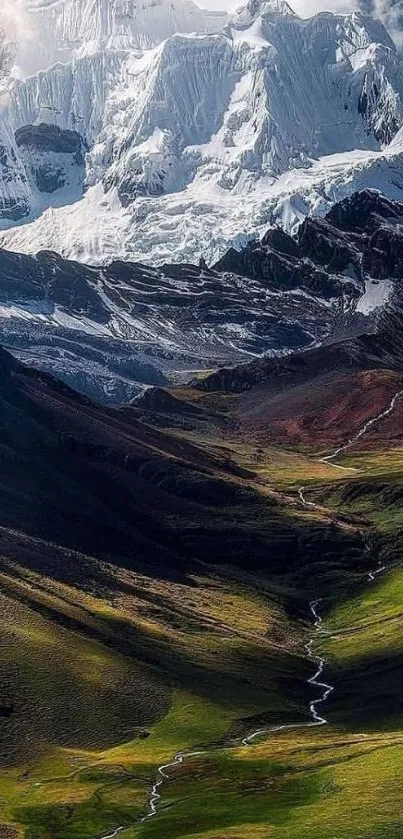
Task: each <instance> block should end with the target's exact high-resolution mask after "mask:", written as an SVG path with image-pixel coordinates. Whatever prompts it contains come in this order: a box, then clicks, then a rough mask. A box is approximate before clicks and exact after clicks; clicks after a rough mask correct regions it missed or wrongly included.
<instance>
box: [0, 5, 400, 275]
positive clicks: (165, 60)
mask: <svg viewBox="0 0 403 839" xmlns="http://www.w3.org/2000/svg"><path fill="white" fill-rule="evenodd" d="M118 5H119V4H112V6H111V7H110V10H109V11H110V14H109V12H108V14H107V13H106V9H107V7H106V6H104V5H103V3H102V0H97V2H96V3H95V5H94V13H93V14H92V16H91V27H92V26H93V27H94V29H92V28H91V27H89V28H88V33H87V34H86V30H85V31H84V28H83V29H80V26H81V24H82V22H83V21H84V20H85V19H86V15H87V14H88V11H89V6H87V5H86V4H85V3H84V0H81V4H80V3H79V0H74V2H73V0H70V2H67V0H66V2H65V3H61V4H57V5H56V6H55V7H54V9H53V5H52V6H51V7H49V10H48V11H47V12H46V13H45V12H43V13H42V12H40V11H38V15H39V16H40V15H42V14H44V15H45V20H46V21H48V23H49V27H50V28H51V31H50V32H49V38H46V42H47V43H49V44H51V45H52V43H54V44H56V47H57V44H58V39H59V38H60V39H61V42H63V43H64V42H66V43H67V44H71V42H73V43H77V49H76V50H75V52H74V58H73V59H72V60H70V61H67V62H65V63H58V64H54V65H52V66H49V67H48V68H47V69H46V70H45V71H43V72H41V73H36V74H33V75H31V76H30V77H28V78H25V79H22V80H19V81H18V80H14V81H13V80H12V78H11V77H10V76H9V77H8V81H7V80H6V81H5V82H4V85H5V90H6V93H5V95H4V97H3V98H2V101H1V108H2V123H1V124H2V128H1V131H2V135H3V136H2V139H1V144H2V147H3V148H4V151H3V153H2V158H1V160H0V165H2V177H1V178H0V182H1V190H0V195H1V201H2V205H1V215H2V226H3V228H6V229H7V228H11V229H10V231H9V232H4V233H3V235H2V237H1V242H2V244H3V245H6V246H8V247H12V248H13V249H14V250H21V251H25V252H30V253H32V252H35V251H37V250H41V249H46V248H52V249H53V250H56V251H58V252H60V253H61V254H62V255H64V256H67V257H71V258H74V259H79V260H81V261H89V262H92V263H94V262H103V263H104V262H106V261H108V260H110V259H111V258H120V259H130V258H132V259H139V260H141V261H143V262H152V263H154V264H156V263H158V262H159V263H160V262H163V261H168V260H169V261H180V260H189V261H193V260H194V259H195V257H196V258H198V257H199V256H200V255H203V256H205V257H206V258H207V259H208V260H211V259H216V258H218V257H219V256H221V255H222V254H223V252H224V251H225V249H226V246H227V245H228V243H232V242H234V243H239V242H242V241H245V237H250V236H256V235H259V234H261V233H263V232H264V230H265V228H267V226H268V225H269V224H272V223H273V222H274V221H275V220H276V219H280V220H281V221H282V222H283V224H284V225H285V226H286V227H287V228H288V229H291V228H294V227H295V225H296V224H297V223H298V222H299V220H300V219H301V218H302V217H303V216H304V214H306V213H307V212H309V211H312V212H314V213H315V214H318V215H322V214H323V213H324V212H325V211H326V210H327V209H329V207H330V206H331V204H332V203H333V202H334V200H335V199H337V198H338V197H340V198H342V197H344V196H345V195H347V194H350V193H351V192H352V191H354V190H355V189H357V188H363V187H365V186H368V185H372V186H378V185H379V186H380V187H381V188H383V190H384V191H385V192H386V193H387V194H388V195H389V196H390V197H394V198H396V197H398V194H399V190H400V188H401V183H402V170H401V137H400V133H399V130H400V127H401V125H402V113H403V112H402V95H403V69H402V64H401V60H400V58H399V56H398V54H397V52H396V49H395V47H394V45H393V42H392V41H391V39H390V37H389V36H388V34H387V33H386V31H385V30H384V29H383V27H382V26H381V24H380V23H378V22H376V21H374V20H372V19H371V18H370V17H368V16H365V15H362V14H356V13H355V14H353V15H350V16H345V17H344V16H340V15H332V14H330V13H325V14H320V15H317V16H315V17H313V18H311V19H308V20H301V19H300V18H298V17H297V16H296V15H294V14H293V12H292V11H291V9H290V8H289V7H288V6H287V4H285V3H276V2H270V3H268V2H261V3H252V2H251V3H249V5H248V6H247V7H246V8H245V9H244V10H242V11H241V12H240V13H239V14H238V15H237V16H235V18H234V19H233V20H232V21H231V22H229V23H228V24H227V25H226V26H225V27H224V28H223V29H222V31H221V33H216V34H211V33H212V32H214V31H215V30H216V29H217V28H219V26H218V27H217V22H218V20H219V19H218V18H215V17H213V18H212V19H211V18H209V17H208V16H207V17H203V15H204V13H198V14H199V15H200V14H202V20H201V21H200V22H199V20H198V17H197V15H196V17H195V18H194V17H193V13H192V14H190V13H189V9H188V6H187V5H186V4H182V5H181V4H179V5H178V11H176V6H174V9H173V10H172V9H171V7H169V8H168V4H167V6H166V7H165V5H164V6H163V7H161V9H162V12H163V13H162V12H161V14H160V13H159V12H158V13H159V15H160V17H159V19H160V20H161V25H163V26H164V27H165V26H166V27H167V29H168V30H169V27H170V26H171V23H170V14H171V12H172V14H174V15H175V20H174V22H173V23H172V26H174V27H176V28H178V29H179V30H180V31H181V32H182V33H186V32H188V31H189V28H190V27H191V21H192V20H194V21H195V23H197V24H198V26H197V27H196V28H197V29H198V32H199V34H198V35H197V36H195V35H189V34H181V35H177V34H175V35H172V37H168V38H167V40H164V41H163V42H162V43H160V44H158V45H156V46H155V47H154V48H150V49H146V50H144V51H141V52H139V50H138V46H139V45H137V47H136V38H137V37H138V38H139V40H140V41H142V38H143V40H145V41H146V42H147V37H146V35H145V34H144V33H145V32H146V30H147V26H146V24H145V23H144V21H145V20H146V19H147V20H148V15H151V18H152V15H153V14H154V11H155V13H157V11H158V9H159V8H160V7H156V8H155V7H154V5H153V4H152V5H150V6H148V5H147V4H146V5H145V7H144V9H143V10H142V11H141V15H143V13H144V16H145V18H144V20H143V18H141V20H139V19H138V15H137V11H136V10H134V9H133V7H132V5H131V4H130V3H129V4H127V3H126V4H125V6H124V10H123V12H122V9H121V7H120V6H119V9H118ZM91 8H92V7H91ZM108 8H109V6H108ZM122 8H123V7H122ZM79 9H80V10H81V14H79V12H78V10H79ZM138 14H140V12H139V13H138ZM54 16H56V17H55V20H56V22H55V20H54V19H53V18H54ZM151 18H150V19H151ZM99 21H102V25H101V23H100V22H99ZM221 24H222V21H221V22H220V25H221ZM47 25H48V24H47ZM147 25H148V24H147ZM60 27H61V30H60V31H61V34H60V35H59V28H60ZM144 27H145V28H144ZM206 30H207V33H206V34H202V33H204V32H205V31H206ZM141 32H143V35H141V37H140V35H139V33H141ZM136 33H137V34H136ZM167 34H168V33H167ZM162 35H163V33H162V32H161V33H160V32H159V29H158V28H157V29H156V40H157V41H158V40H159V39H160V38H161V37H162ZM75 39H76V40H75ZM140 45H141V46H144V45H146V46H148V47H152V46H153V45H152V44H151V43H149V42H147V43H146V44H144V43H141V44H140ZM49 62H50V59H49ZM50 63H51V62H50ZM7 66H8V65H7ZM32 125H34V126H36V127H37V128H39V132H43V131H44V130H45V129H44V126H45V125H56V126H57V127H58V128H60V130H61V131H62V132H65V131H75V132H76V133H78V134H79V135H80V137H81V139H82V142H83V144H84V145H85V147H86V149H87V153H86V155H85V176H84V179H83V178H82V173H81V172H77V171H76V168H75V167H74V165H73V164H72V165H71V166H70V167H69V168H68V172H67V174H65V176H64V177H63V178H60V177H59V178H55V172H57V170H58V169H62V170H63V169H65V167H66V165H67V164H66V162H65V161H62V162H61V163H59V161H58V160H57V159H56V160H55V159H54V156H53V157H52V155H51V156H50V157H49V158H47V159H46V160H43V159H42V157H41V160H40V166H41V167H42V168H43V166H44V165H46V166H47V167H48V169H49V170H50V173H51V174H52V175H53V178H52V180H53V184H54V185H55V189H53V190H49V189H48V190H46V189H45V190H44V189H43V180H42V179H41V178H40V179H39V184H38V180H37V178H36V177H35V172H36V171H37V169H38V165H39V164H38V160H37V157H38V149H37V147H35V148H32V143H31V146H30V147H29V148H28V149H27V148H26V147H24V150H23V153H21V152H20V149H19V147H18V146H17V143H16V139H15V132H17V131H18V130H20V129H22V128H24V129H25V130H27V126H32ZM32 172H34V174H32ZM290 173H291V174H290ZM58 184H60V185H58ZM80 193H81V194H80ZM37 217H38V218H37ZM35 218H37V221H33V222H32V224H30V223H29V222H31V221H32V220H33V219H35ZM95 218H96V222H95ZM19 222H24V224H23V225H22V226H21V227H16V226H15V225H16V223H17V224H18V223H19ZM27 222H28V224H27Z"/></svg>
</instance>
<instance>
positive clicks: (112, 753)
mask: <svg viewBox="0 0 403 839" xmlns="http://www.w3.org/2000/svg"><path fill="white" fill-rule="evenodd" d="M0 361H1V363H2V364H3V368H4V369H0V374H1V375H2V377H3V378H2V381H1V384H2V390H1V400H2V409H3V410H2V414H1V422H2V426H1V437H0V455H1V460H0V466H1V469H0V487H1V493H2V505H1V509H0V598H1V602H0V605H1V611H0V645H1V656H0V687H1V694H0V749H1V751H0V758H1V760H0V839H15V838H16V837H21V839H22V837H24V839H77V837H78V838H79V839H101V837H102V839H103V837H107V836H108V837H109V836H110V835H113V834H114V833H115V831H116V830H117V829H118V828H122V830H121V831H120V833H119V835H120V836H122V837H125V839H153V837H154V836H155V837H159V839H160V837H163V839H179V837H184V839H202V837H203V839H241V837H242V839H244V837H245V835H246V834H247V835H248V836H250V837H251V839H266V837H267V839H268V837H278V839H290V838H291V839H300V837H301V839H312V837H313V836H315V839H316V837H318V839H322V837H323V839H325V837H326V839H329V837H332V839H345V837H346V836H348V837H349V839H350V837H351V839H374V837H375V839H377V837H379V839H381V837H386V836H387V837H390V836H391V837H393V836H395V835H396V836H398V835H399V831H400V832H401V829H402V823H401V821H400V816H399V812H400V810H399V807H400V804H399V795H400V791H399V785H398V783H396V777H399V773H400V771H401V768H403V767H401V753H402V752H401V745H402V742H403V732H402V731H401V730H400V727H403V723H402V721H401V708H400V704H399V703H400V688H399V684H400V678H399V677H400V674H401V659H400V655H401V649H402V645H401V638H400V635H399V625H400V618H399V597H400V595H399V592H400V582H401V581H400V573H401V571H400V567H399V562H400V559H399V550H398V546H399V544H400V529H399V528H400V523H399V522H400V519H399V516H400V513H399V493H400V481H401V478H400V472H399V470H397V469H396V463H397V461H398V456H397V457H395V456H394V455H393V456H390V454H389V452H388V451H387V449H384V450H383V452H380V451H378V450H376V451H375V452H372V453H370V454H365V453H360V454H359V455H358V454H357V453H355V454H352V453H351V454H349V456H348V458H347V457H346V458H345V463H344V465H346V466H347V467H348V469H346V470H340V469H335V468H334V467H332V466H330V465H329V464H326V463H324V462H320V461H319V459H318V455H317V454H316V453H315V452H312V449H311V446H307V447H305V448H302V447H299V450H296V449H295V448H294V449H289V448H287V447H285V446H284V445H280V444H276V445H275V446H273V445H270V441H263V442H262V441H261V440H260V439H253V438H250V437H249V436H248V438H245V437H243V436H242V428H241V427H238V425H237V422H238V420H237V417H236V414H235V413H234V411H233V410H232V408H230V405H229V403H228V399H227V398H226V397H224V398H223V396H222V394H212V393H204V392H201V391H198V394H199V395H198V396H197V398H196V402H197V403H199V409H200V412H198V411H196V412H195V411H194V407H195V406H194V405H193V407H192V408H191V409H188V408H187V407H186V400H187V399H188V395H189V393H188V390H184V389H182V390H181V391H179V393H178V392H176V391H175V394H176V395H175V397H174V399H176V400H177V401H178V402H180V409H178V406H177V405H176V404H174V407H172V401H169V400H168V411H165V412H164V411H162V412H160V411H158V410H157V411H155V406H154V409H153V410H154V414H152V416H153V418H154V424H153V425H152V426H150V425H149V424H148V423H149V420H150V408H149V407H148V408H147V409H146V408H145V407H144V406H143V407H142V408H139V409H137V410H134V409H130V408H129V409H125V410H124V411H107V410H105V409H98V408H96V407H95V406H93V405H92V404H91V403H88V402H87V401H86V400H83V399H82V398H80V397H77V395H75V394H73V393H72V392H71V391H69V390H68V389H67V388H65V387H64V386H61V385H59V384H58V383H55V382H54V380H52V379H51V377H44V376H43V375H39V374H35V373H32V372H30V371H27V370H26V369H25V368H22V367H21V366H20V365H19V366H18V365H17V366H13V365H12V364H11V366H10V362H9V361H8V360H7V358H6V357H5V358H2V357H0ZM0 367H1V365H0ZM153 398H154V397H153ZM159 398H160V397H158V398H157V402H158V399H159ZM163 398H164V400H165V402H164V404H165V407H166V404H167V403H166V397H163ZM157 407H158V405H157ZM178 417H179V420H178ZM146 420H147V421H148V423H147V422H145V421H146ZM394 445H395V443H394ZM301 486H304V487H306V490H305V492H306V494H307V495H308V497H309V498H311V499H312V501H314V502H315V504H316V505H317V506H315V507H312V506H306V504H303V503H302V501H301V498H300V496H299V494H298V489H299V488H300V487H301ZM379 499H381V503H380V501H379ZM378 562H382V563H384V564H386V565H387V566H388V569H389V566H391V565H393V566H394V570H393V572H390V574H391V576H388V575H386V574H385V576H384V577H383V578H382V577H380V578H379V580H378V581H377V583H376V585H375V584H374V585H372V586H370V585H369V583H368V573H369V571H370V570H371V569H372V568H373V567H374V566H376V565H377V563H378ZM318 594H319V596H321V597H322V598H323V602H322V604H321V610H322V611H323V613H324V614H325V616H326V629H328V630H329V632H330V634H328V635H325V634H324V635H318V638H317V642H318V647H320V648H321V649H323V652H324V654H325V655H326V657H327V658H328V659H329V663H328V666H327V670H326V679H328V680H330V681H331V682H332V684H334V685H335V688H336V689H335V693H334V695H333V696H332V699H331V701H329V704H328V708H327V711H326V713H327V715H328V716H329V725H328V726H326V727H318V728H312V727H311V728H309V727H308V728H304V727H298V728H294V729H291V730H288V731H283V732H279V731H273V732H272V733H270V729H271V728H273V727H276V726H278V725H283V724H287V723H293V724H296V725H301V726H303V724H304V723H305V722H308V721H309V719H310V715H309V710H308V709H309V702H310V701H311V700H312V698H313V697H314V696H316V695H317V693H318V691H317V689H315V688H313V687H312V686H310V685H308V684H307V679H308V678H309V677H310V676H312V675H313V669H314V667H313V663H312V662H311V661H309V660H308V658H307V654H306V648H305V644H306V642H307V640H308V638H310V637H311V636H312V633H313V631H314V630H313V627H312V621H311V616H310V613H309V607H308V604H309V600H310V599H311V598H313V597H317V596H318ZM257 729H267V734H264V735H263V736H261V737H259V738H257V739H256V740H253V744H252V745H249V746H241V745H240V743H241V740H242V738H243V737H245V736H246V735H247V734H250V733H251V732H253V731H256V730H257ZM194 748H196V750H197V751H199V752H201V754H198V755H193V756H191V757H187V758H185V759H184V762H183V764H181V765H180V766H178V767H176V768H174V769H171V770H167V773H168V774H169V776H170V777H169V779H166V782H164V785H163V787H162V799H161V803H160V805H159V808H158V814H157V815H156V816H155V817H153V818H151V819H148V820H146V821H141V819H142V817H143V816H144V815H145V814H146V813H147V812H148V807H149V797H150V790H151V787H152V784H153V782H154V781H155V778H156V774H157V769H158V766H159V765H161V764H164V763H169V762H170V761H171V760H172V758H173V756H174V755H175V753H176V752H178V750H186V749H190V750H193V749H194Z"/></svg>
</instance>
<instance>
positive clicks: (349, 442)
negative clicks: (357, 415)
mask: <svg viewBox="0 0 403 839" xmlns="http://www.w3.org/2000/svg"><path fill="white" fill-rule="evenodd" d="M400 396H403V390H398V392H397V393H395V395H394V397H393V399H392V400H391V402H390V404H389V405H388V407H387V408H385V409H384V410H383V411H381V412H380V413H379V414H377V415H376V417H372V419H370V420H367V422H366V423H365V424H364V425H363V426H362V427H361V428H360V429H359V431H357V433H356V434H354V436H353V437H350V439H349V440H347V443H344V445H343V446H339V448H338V449H335V451H334V452H332V454H328V455H327V456H326V457H322V458H321V463H328V464H329V465H330V466H336V464H335V463H332V462H331V461H332V460H334V459H335V458H336V457H338V456H339V455H340V454H344V452H346V451H348V449H350V448H351V446H353V445H354V443H356V442H357V440H360V439H361V437H363V436H364V434H366V433H367V431H368V430H369V429H370V428H372V426H373V425H375V424H376V423H377V422H380V420H382V419H385V417H388V416H389V415H390V414H392V413H393V411H394V409H395V407H396V402H397V400H398V399H399V397H400ZM338 468H339V469H346V468H347V467H345V466H338Z"/></svg>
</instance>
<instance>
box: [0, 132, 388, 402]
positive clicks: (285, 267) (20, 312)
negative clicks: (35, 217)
mask: <svg viewBox="0 0 403 839" xmlns="http://www.w3.org/2000/svg"><path fill="white" fill-rule="evenodd" d="M50 139H51V141H53V139H54V138H53V135H52V136H51V138H50ZM69 142H75V137H74V136H73V138H71V137H70V138H69ZM402 213H403V209H402V205H400V204H397V203H393V202H390V201H388V200H387V199H385V198H383V197H382V196H379V195H378V194H377V193H376V192H370V191H367V192H363V193H360V194H357V196H355V197H354V198H353V199H352V200H351V202H350V201H346V202H344V203H342V204H340V205H337V206H336V207H335V210H334V211H333V212H332V213H331V214H330V215H329V217H328V218H326V219H324V220H314V219H307V220H306V221H305V222H304V223H303V225H302V226H301V227H300V229H299V231H298V234H297V236H296V237H294V238H291V237H290V236H289V235H288V234H287V233H285V232H284V231H282V230H281V228H275V229H274V230H273V229H272V230H269V231H268V232H267V233H266V235H265V236H264V237H263V239H262V242H261V243H259V242H252V243H250V244H249V245H247V246H246V247H245V248H243V249H242V250H241V251H239V252H238V251H236V250H234V249H231V250H230V251H228V252H227V254H226V255H225V256H224V257H223V258H222V259H221V260H220V261H219V262H218V263H217V264H216V265H215V266H214V267H212V268H210V269H209V268H207V266H206V265H205V264H203V263H201V264H200V266H199V267H196V266H194V265H186V264H185V265H177V266H175V265H173V266H172V265H171V266H168V265H166V266H163V267H161V268H160V269H152V268H149V267H147V266H144V265H141V264H133V263H122V262H114V263H112V264H111V265H109V266H106V267H104V268H97V267H90V266H85V265H82V264H80V263H77V262H69V261H67V260H64V259H62V258H61V257H60V256H57V254H54V253H51V252H44V253H41V254H38V256H37V257H35V258H31V257H27V256H24V255H18V254H13V253H8V252H6V251H0V324H1V328H2V334H3V342H5V343H7V345H8V347H9V348H10V349H12V351H13V352H14V353H15V354H16V355H17V356H19V357H20V358H22V359H24V360H26V361H31V362H32V363H33V364H36V365H37V366H39V367H41V368H42V369H44V370H48V371H51V372H53V373H57V374H58V375H59V376H60V377H61V378H63V379H64V380H65V381H66V382H67V383H69V384H71V385H72V386H74V387H76V388H77V389H78V390H80V391H82V392H83V393H86V394H87V395H89V396H92V397H94V398H97V399H99V400H101V401H103V402H111V403H115V404H119V403H122V402H127V401H130V399H132V398H133V397H134V396H135V395H137V394H138V393H139V390H140V389H142V388H143V387H144V385H163V384H166V383H167V380H169V379H172V378H173V379H174V380H176V379H177V378H178V377H180V378H181V379H187V380H189V379H190V378H192V376H193V375H194V371H201V370H211V368H216V367H220V366H222V365H224V364H230V365H233V364H239V363H240V362H242V361H245V360H249V359H250V358H251V357H252V358H253V357H258V358H260V357H261V356H263V355H265V354H268V355H269V356H272V355H282V354H284V353H285V352H289V351H290V350H295V349H300V348H306V347H309V346H312V345H317V344H318V343H322V342H323V341H334V340H336V339H340V338H341V337H343V336H352V335H357V334H359V333H360V332H363V331H364V330H371V329H373V328H374V325H375V323H376V321H377V319H378V317H379V315H380V313H381V312H382V310H383V308H384V307H385V306H386V305H387V304H388V302H391V303H392V302H393V300H394V299H395V298H396V299H397V298H398V297H399V293H400V292H399V289H400V282H401V275H402V269H401V265H402V254H403V244H402V236H401V228H400V218H401V216H402ZM357 219H358V221H359V227H358V228H357ZM264 367H265V361H264V360H262V361H261V362H257V364H256V369H257V371H258V370H259V369H260V368H262V369H264ZM192 371H193V372H192ZM235 375H236V374H234V376H235Z"/></svg>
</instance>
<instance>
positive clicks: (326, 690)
mask: <svg viewBox="0 0 403 839" xmlns="http://www.w3.org/2000/svg"><path fill="white" fill-rule="evenodd" d="M402 395H403V390H399V391H398V392H397V393H396V394H395V395H394V397H393V399H392V400H391V402H390V404H389V406H388V407H387V408H386V409H385V410H383V411H381V412H380V413H379V414H377V416H375V417H373V418H372V419H370V420H368V421H367V422H366V423H365V424H364V425H363V426H362V427H361V428H360V429H359V431H358V432H357V433H356V434H355V435H354V436H353V437H351V438H350V439H349V440H348V441H347V443H345V444H344V445H343V446H340V447H339V448H337V449H336V450H335V451H334V452H332V453H331V454H330V455H327V456H326V457H323V458H321V462H322V463H328V464H329V465H330V466H335V467H337V468H340V469H343V468H345V467H342V466H338V464H335V463H332V461H333V460H334V459H335V458H336V457H338V456H339V455H341V454H344V452H346V451H348V449H350V448H351V447H352V446H353V445H354V443H356V442H357V440H359V439H361V437H363V436H364V434H366V432H367V431H368V430H369V429H370V428H371V427H372V426H373V425H375V424H376V423H378V422H380V421H381V420H382V419H384V418H385V417H387V416H389V415H390V414H391V413H392V412H393V410H394V409H395V407H396V402H397V400H398V399H399V397H400V396H402ZM298 496H299V499H300V501H301V503H302V504H303V505H304V507H310V508H314V507H317V506H318V505H317V504H316V503H315V502H314V501H308V500H307V499H306V497H305V488H304V487H300V488H299V490H298ZM368 550H370V546H368ZM383 571H385V566H381V567H379V568H376V569H374V570H371V571H370V572H369V574H368V581H369V582H371V583H373V582H375V580H376V577H377V576H378V575H379V574H381V573H382V572H383ZM320 602H321V601H320V600H312V601H311V602H310V604H309V609H310V614H311V617H312V620H313V624H314V628H315V631H316V635H315V636H314V637H313V638H311V640H310V641H308V642H307V643H306V644H305V649H306V652H307V656H308V658H309V660H310V661H312V662H315V664H316V665H317V670H316V672H315V673H314V675H313V676H311V677H310V678H309V679H308V680H307V683H308V684H309V685H312V686H313V687H315V688H318V689H319V690H320V691H321V692H322V695H321V696H320V697H319V698H318V699H313V700H312V702H311V703H310V705H309V713H310V715H311V720H308V722H300V723H289V724H285V725H278V726H272V727H270V728H259V729H257V730H256V731H253V732H252V733H251V734H249V735H247V736H246V737H244V738H242V739H241V740H240V741H238V742H237V743H235V744H234V745H232V746H225V745H223V746H222V748H237V747H239V746H249V745H251V743H253V741H254V740H256V739H257V738H258V737H261V736H263V735H265V734H274V733H275V732H278V731H290V730H294V729H297V728H314V727H315V726H321V725H326V724H327V719H326V718H325V717H324V716H322V715H321V714H320V713H319V710H318V706H321V705H323V704H324V703H325V702H326V700H327V699H328V697H329V696H330V694H331V693H332V692H333V691H334V686H333V685H329V684H327V683H326V682H324V681H322V674H323V671H324V669H325V665H326V660H325V659H324V658H323V657H322V656H318V655H316V654H315V652H314V650H313V647H314V645H315V643H316V638H317V636H318V635H321V634H324V633H325V631H326V630H324V629H323V626H322V623H323V621H322V617H321V615H320V614H319V612H318V607H319V604H320ZM211 748H212V746H211V747H210V749H208V748H203V749H191V750H189V751H180V752H177V753H176V754H175V755H174V757H173V759H172V761H171V762H170V763H165V764H162V765H161V766H159V767H158V769H157V777H156V780H155V782H154V784H153V786H152V789H151V793H150V797H149V799H148V812H147V813H146V815H145V816H143V817H142V819H141V822H145V821H147V820H148V819H150V818H152V817H153V816H155V815H156V814H157V812H158V804H159V802H160V801H161V796H162V787H163V786H164V784H165V782H166V781H169V779H170V778H171V777H172V772H170V771H169V770H175V769H176V768H177V767H178V766H180V765H181V764H183V763H184V762H185V760H187V759H188V758H192V757H197V756H198V755H203V754H207V753H208V752H209V751H210V750H211ZM125 829H126V828H125V827H123V826H121V827H118V828H117V829H116V830H115V831H113V833H109V834H107V835H104V836H103V837H101V839H116V837H117V836H119V834H120V833H122V832H123V830H125Z"/></svg>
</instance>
